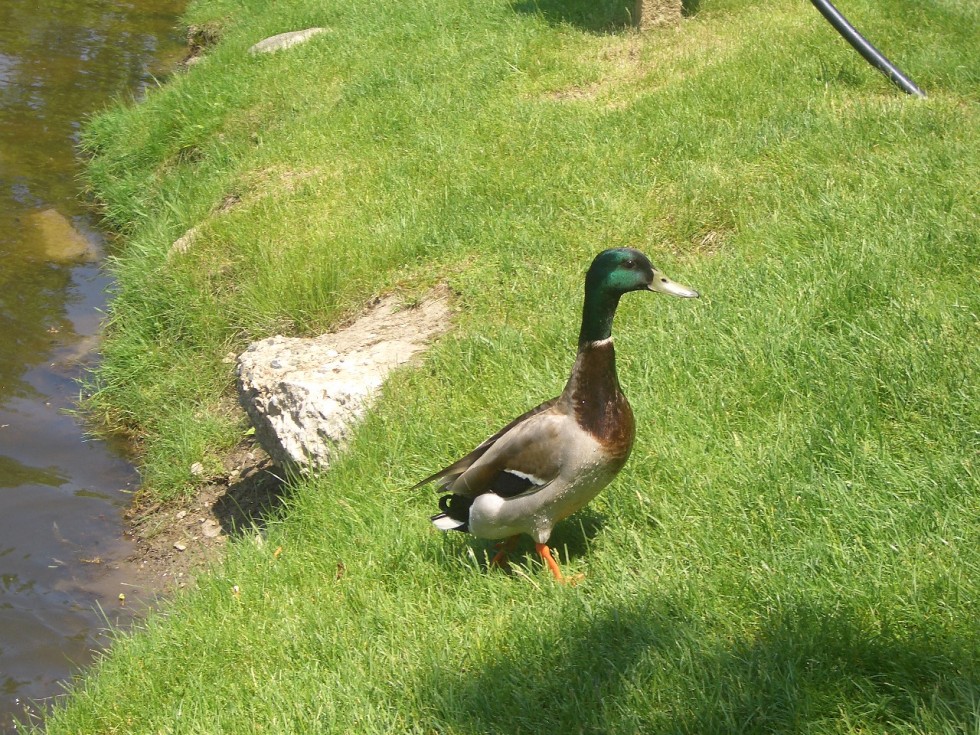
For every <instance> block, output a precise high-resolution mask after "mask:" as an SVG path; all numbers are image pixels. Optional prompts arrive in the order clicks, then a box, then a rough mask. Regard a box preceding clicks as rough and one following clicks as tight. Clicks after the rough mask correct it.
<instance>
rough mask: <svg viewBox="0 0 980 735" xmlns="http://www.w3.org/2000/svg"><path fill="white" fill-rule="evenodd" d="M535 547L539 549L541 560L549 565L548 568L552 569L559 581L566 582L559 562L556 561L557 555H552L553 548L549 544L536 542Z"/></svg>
mask: <svg viewBox="0 0 980 735" xmlns="http://www.w3.org/2000/svg"><path fill="white" fill-rule="evenodd" d="M534 548H535V549H536V550H537V552H538V555H540V557H541V560H542V561H543V562H544V563H545V564H547V565H548V569H550V570H551V573H552V575H553V576H554V578H555V579H556V580H557V581H559V582H564V581H565V578H564V577H563V576H561V569H559V568H558V562H556V561H555V557H553V556H552V555H551V549H549V548H548V544H537V543H536V544H535V545H534Z"/></svg>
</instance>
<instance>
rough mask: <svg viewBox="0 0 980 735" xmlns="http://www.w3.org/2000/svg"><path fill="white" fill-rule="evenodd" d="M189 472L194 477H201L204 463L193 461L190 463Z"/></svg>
mask: <svg viewBox="0 0 980 735" xmlns="http://www.w3.org/2000/svg"><path fill="white" fill-rule="evenodd" d="M191 474H192V475H194V477H201V476H202V475H203V474H204V465H203V464H201V463H200V462H195V463H194V464H192V465H191Z"/></svg>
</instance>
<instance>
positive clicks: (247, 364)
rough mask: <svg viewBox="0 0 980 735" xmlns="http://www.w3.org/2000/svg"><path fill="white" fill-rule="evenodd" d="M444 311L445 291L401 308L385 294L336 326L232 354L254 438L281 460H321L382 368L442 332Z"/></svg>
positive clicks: (349, 426)
mask: <svg viewBox="0 0 980 735" xmlns="http://www.w3.org/2000/svg"><path fill="white" fill-rule="evenodd" d="M449 315H450V312H449V307H448V306H447V303H446V298H445V296H440V297H439V298H432V299H428V300H426V301H423V302H422V303H421V304H420V305H419V306H417V307H415V308H407V309H399V308H397V302H396V300H395V299H394V298H387V299H384V300H382V301H381V302H380V303H379V304H377V305H376V306H375V307H374V308H372V309H371V311H370V312H368V313H367V314H365V315H364V316H362V317H361V318H360V319H358V320H357V321H355V322H354V323H353V324H351V325H350V326H349V327H347V328H346V329H343V330H341V331H339V332H335V333H331V334H325V335H322V336H320V337H314V338H311V339H299V338H288V337H280V336H276V337H269V338H268V339H264V340H262V341H260V342H254V343H252V344H251V345H249V347H248V349H247V350H246V351H245V352H243V353H242V354H241V355H240V356H239V358H238V396H239V401H240V402H241V404H242V406H243V407H244V408H245V411H246V412H247V413H248V415H249V418H250V419H251V421H252V425H253V426H254V427H255V437H256V439H257V440H258V441H259V443H260V444H261V445H262V446H263V447H264V448H265V450H266V451H267V452H268V453H269V456H270V457H272V459H273V461H274V462H275V463H276V464H278V465H280V466H281V467H286V468H292V469H298V470H309V469H315V468H322V467H326V466H327V465H328V464H329V463H330V458H331V456H333V454H334V453H335V452H336V451H338V449H341V448H342V447H343V446H344V445H345V444H346V442H347V440H348V439H349V437H350V436H351V432H352V431H353V430H354V427H355V426H356V424H357V423H358V421H359V420H360V419H361V418H362V417H363V416H364V414H365V412H366V411H367V410H368V408H369V407H370V406H371V404H372V402H373V401H374V399H375V398H376V396H377V394H378V391H379V389H380V388H381V385H382V384H383V383H384V380H385V378H386V377H387V375H388V373H389V372H390V371H391V370H392V369H393V368H395V367H397V366H398V365H401V364H403V363H405V362H407V361H408V360H409V359H411V358H412V357H413V356H414V355H416V354H417V353H419V352H421V351H422V350H423V349H425V347H426V345H427V344H428V342H430V341H431V340H432V339H433V338H434V337H435V336H436V335H438V334H440V333H441V332H443V331H444V330H445V329H446V328H447V327H448V326H449Z"/></svg>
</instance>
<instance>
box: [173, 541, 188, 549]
mask: <svg viewBox="0 0 980 735" xmlns="http://www.w3.org/2000/svg"><path fill="white" fill-rule="evenodd" d="M174 548H175V549H177V551H187V544H185V543H181V542H180V541H177V542H175V543H174Z"/></svg>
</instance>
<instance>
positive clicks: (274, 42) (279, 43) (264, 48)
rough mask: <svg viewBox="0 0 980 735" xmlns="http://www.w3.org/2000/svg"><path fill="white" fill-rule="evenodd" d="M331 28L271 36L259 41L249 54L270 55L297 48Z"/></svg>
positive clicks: (310, 29) (250, 49) (308, 29)
mask: <svg viewBox="0 0 980 735" xmlns="http://www.w3.org/2000/svg"><path fill="white" fill-rule="evenodd" d="M329 30H330V29H329V28H307V29H306V30H303V31H289V32H288V33H279V34H278V35H275V36H270V37H269V38H265V39H263V40H261V41H259V42H258V43H257V44H255V45H254V46H252V47H251V48H249V50H248V52H249V53H250V54H252V55H253V56H254V55H255V54H269V53H272V52H273V51H279V50H281V49H284V48H289V47H290V46H295V45H296V44H298V43H304V42H305V41H308V40H310V39H311V38H313V36H316V35H319V34H321V33H327V32H328V31H329Z"/></svg>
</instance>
